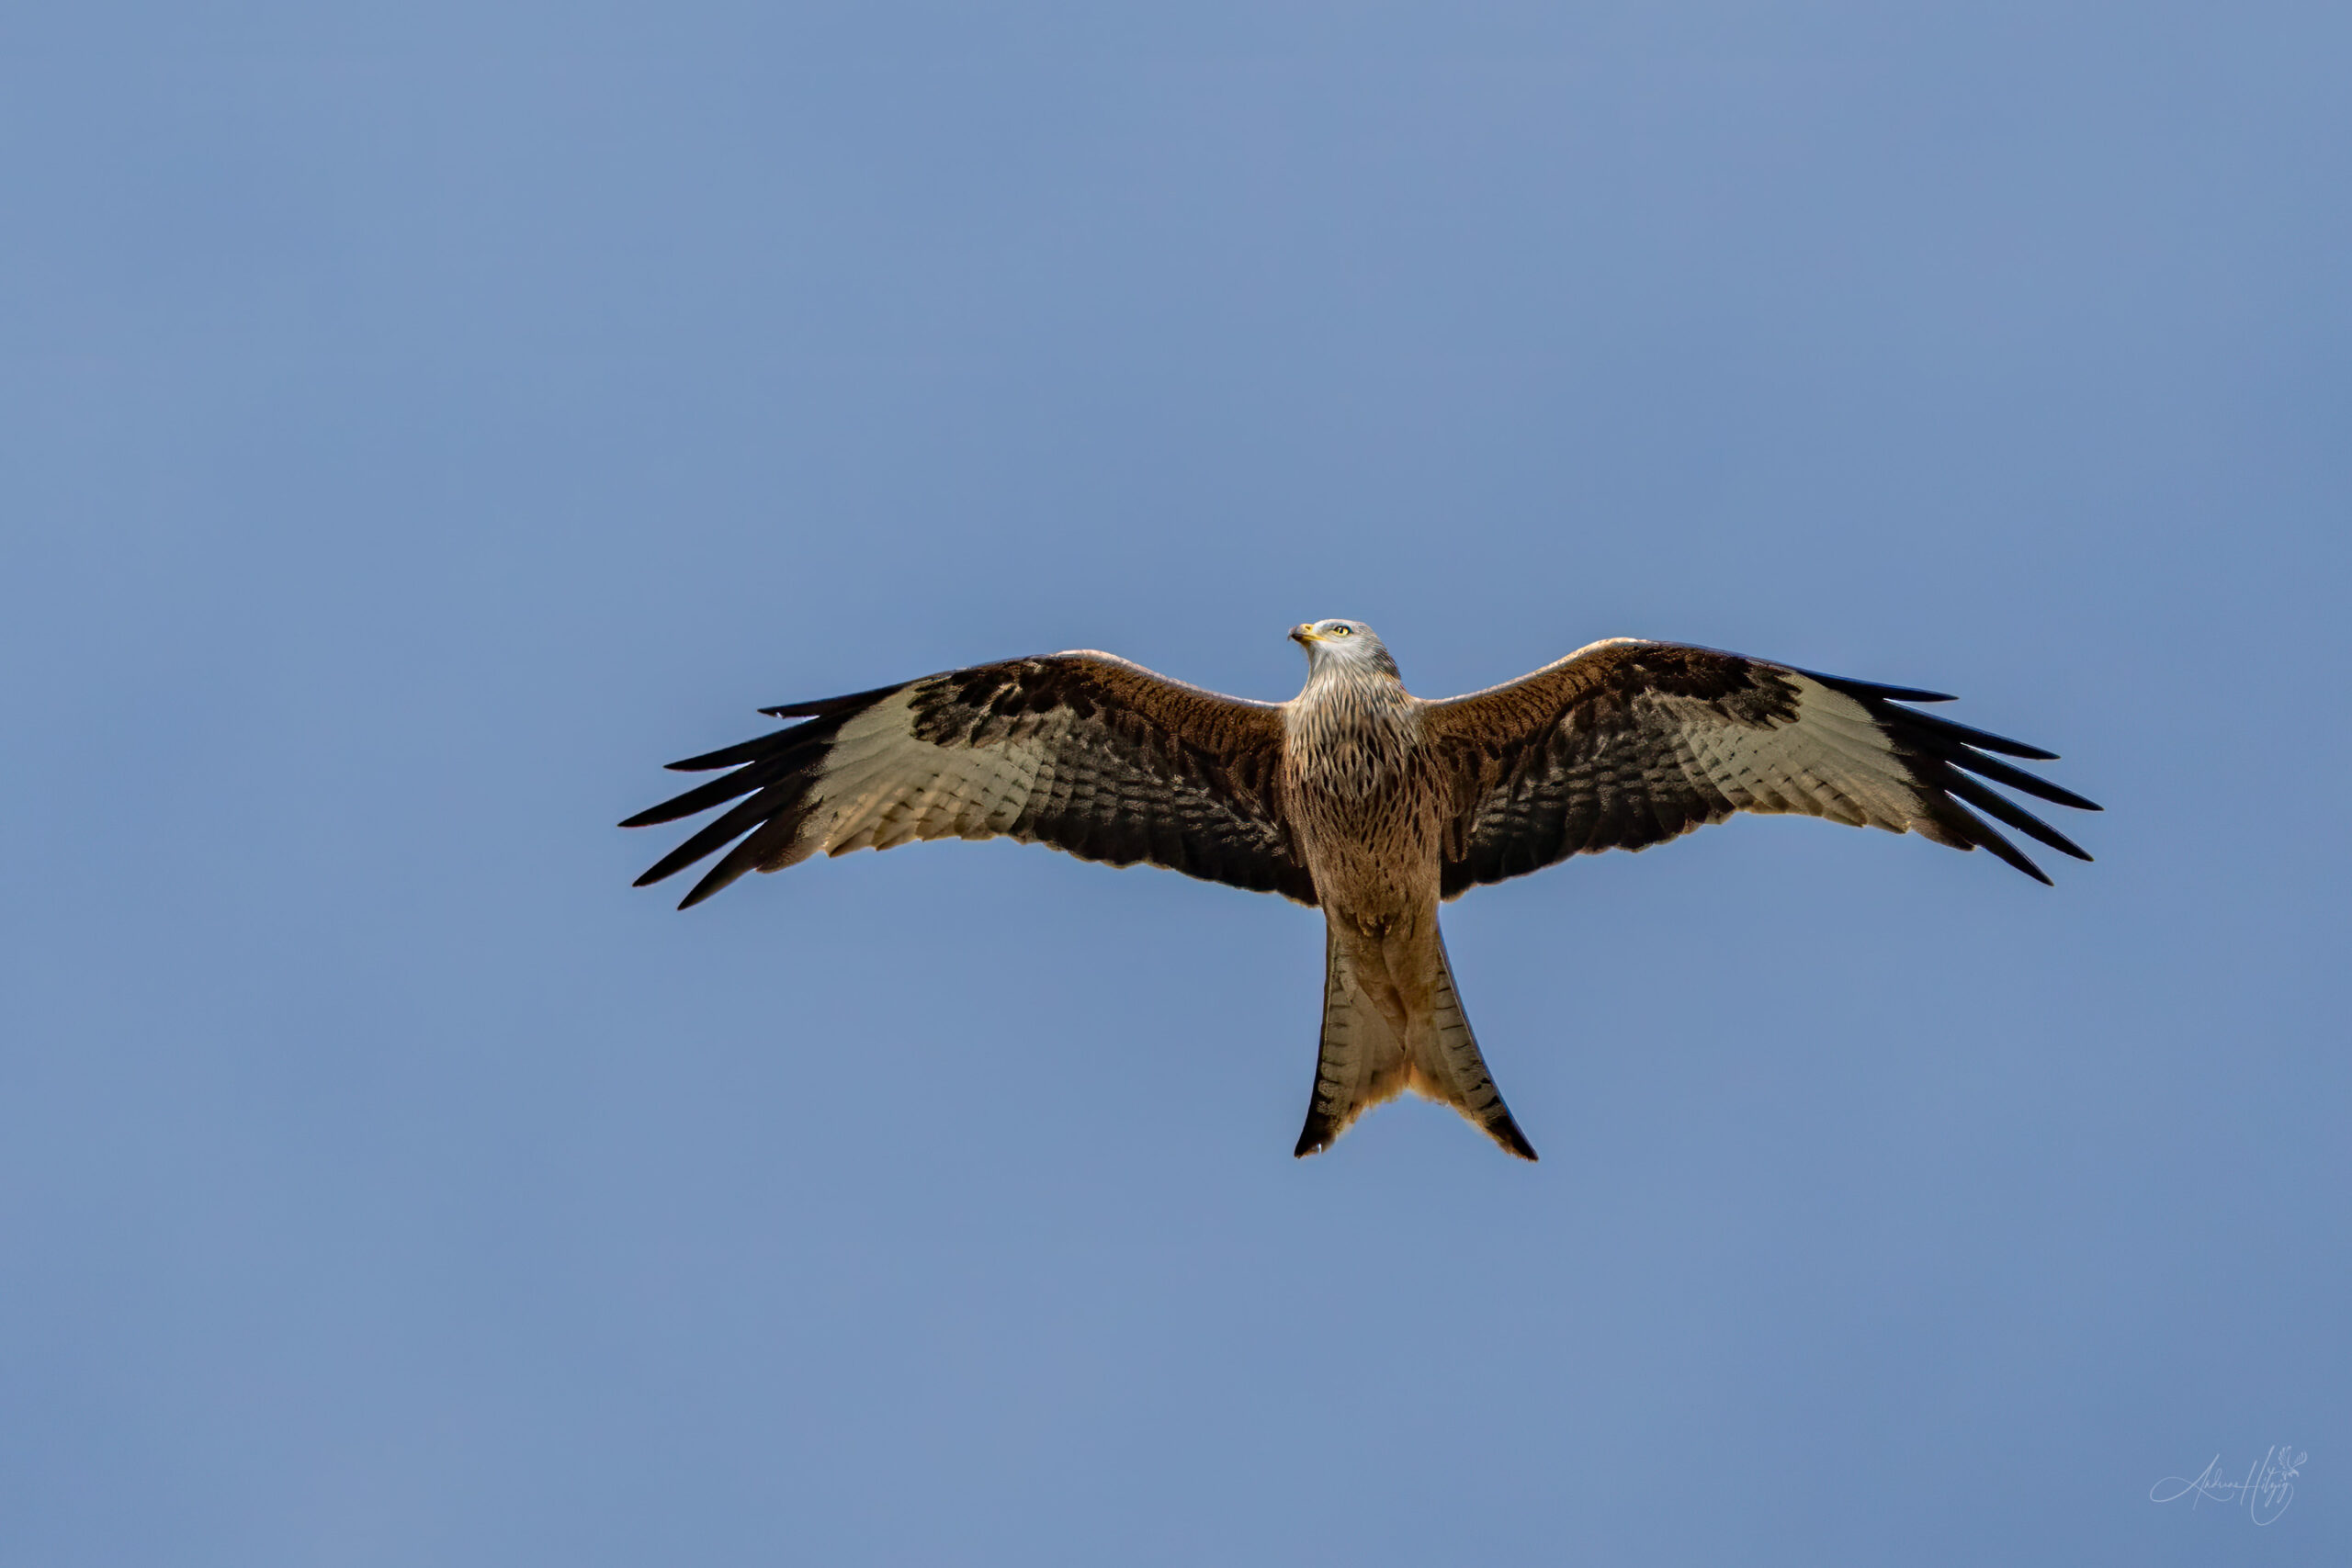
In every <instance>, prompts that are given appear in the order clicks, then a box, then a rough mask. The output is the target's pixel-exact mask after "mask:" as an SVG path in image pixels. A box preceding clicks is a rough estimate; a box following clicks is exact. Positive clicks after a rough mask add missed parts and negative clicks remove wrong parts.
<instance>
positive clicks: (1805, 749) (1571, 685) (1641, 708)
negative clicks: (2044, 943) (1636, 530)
mask: <svg viewBox="0 0 2352 1568" xmlns="http://www.w3.org/2000/svg"><path fill="white" fill-rule="evenodd" d="M1950 700H1951V699H1950V698H1949V697H1946V696H1945V695H1943V694H1941V693H1938V692H1916V691H1910V690H1907V689H1905V688H1903V687H1899V686H1877V685H1871V684H1870V683H1868V682H1861V681H1845V680H1839V679H1838V678H1836V677H1834V676H1828V675H1819V674H1815V673H1813V672H1811V671H1804V670H1792V669H1791V668H1789V667H1788V666H1786V665H1782V664H1768V663H1766V662H1765V661H1764V660H1758V659H1743V658H1741V657H1740V656H1739V655H1737V654H1735V653H1719V652H1717V651H1715V650H1714V649H1706V648H1691V647H1688V646H1685V645H1682V644H1679V643H1670V642H1645V641H1641V640H1638V639H1636V638H1632V637H1619V638H1614V639H1611V641H1608V642H1597V643H1594V644H1593V645H1592V646H1591V647H1590V648H1587V649H1580V650H1578V651H1577V652H1575V653H1572V654H1570V655H1568V656H1567V657H1566V659H1563V660H1559V661H1558V662H1557V663H1555V664H1548V665H1546V666H1544V668H1543V669H1541V670H1538V671H1535V672H1534V673H1533V674H1532V675H1528V676H1525V677H1523V678H1521V679H1520V680H1517V681H1513V682H1509V683H1508V684H1505V685H1500V686H1494V687H1490V688H1488V689H1487V690H1486V691H1483V692H1474V693H1472V694H1469V695H1468V696H1463V697H1453V698H1450V699H1448V700H1447V701H1444V702H1439V703H1431V704H1430V705H1428V706H1427V707H1426V708H1425V709H1424V710H1423V711H1424V718H1425V722H1426V724H1427V727H1428V728H1427V733H1428V735H1429V736H1430V739H1431V741H1432V742H1433V744H1434V745H1435V746H1436V748H1437V753H1438V756H1439V758H1440V760H1441V763H1442V766H1443V769H1444V772H1445V774H1446V776H1447V779H1448V782H1449V784H1450V786H1451V789H1452V798H1451V812H1452V815H1451V817H1450V818H1449V821H1448V827H1447V833H1446V839H1445V851H1444V852H1445V867H1444V873H1443V879H1442V884H1441V886H1442V892H1443V895H1444V896H1445V897H1448V898H1451V897H1454V896H1455V895H1457V894H1459V893H1462V892H1463V891H1464V890H1465V889H1468V888H1470V887H1474V886H1477V885H1478V884H1480V883H1484V882H1500V881H1502V880H1503V879H1504V878H1505V877H1510V876H1518V875H1520V874H1523V873H1526V872H1531V871H1534V870H1537V869H1539V868H1541V867H1544V866H1547V865H1550V864H1552V863H1555V862H1556V861H1561V860H1565V859H1566V858H1567V857H1568V856H1570V855H1573V854H1585V853H1590V852H1598V851H1600V850H1612V849H1623V850H1638V849H1642V848H1645V847H1646V846H1648V845H1650V844H1655V843H1660V842H1663V841H1664V840H1668V839H1672V838H1678V837H1679V836H1680V835H1682V834H1684V833H1687V832H1689V831H1690V830H1691V829H1693V828H1698V827H1702V826H1703V825H1705V824H1707V823H1709V822H1720V821H1722V820H1723V819H1724V818H1726V817H1729V816H1730V815H1731V814H1732V813H1733V812H1735V811H1778V812H1803V813H1805V814H1807V815H1809V816H1814V817H1826V818H1829V819H1830V820H1831V821H1833V822H1844V823H1848V824H1849V825H1852V826H1855V827H1871V828H1884V829H1888V830H1889V831H1892V832H1896V833H1902V832H1914V833H1918V834H1921V835H1923V836H1925V837H1927V838H1929V839H1932V840H1935V841H1936V842H1937V843H1939V844H1948V845H1950V846H1951V848H1953V849H1956V850H1973V849H1976V848H1978V847H1979V846H1982V847H1983V848H1985V849H1988V850H1990V851H1992V852H1994V853H1995V854H1996V855H1998V856H1999V857H2000V858H2001V859H2003V860H2005V861H2007V863H2009V864H2011V865H2013V866H2015V867H2017V868H2018V870H2019V871H2021V872H2023V873H2025V874H2027V875H2028V876H2030V877H2032V878H2033V879H2034V880H2036V881H2037V882H2043V883H2046V882H2048V881H2049V880H2050V878H2049V877H2047V876H2045V875H2043V874H2042V872H2041V867H2040V866H2037V865H2035V864H2034V863H2033V862H2032V861H2030V860H2029V859H2027V858H2026V857H2025V855H2023V854H2022V853H2020V852H2018V848H2017V846H2016V845H2014V844H2012V843H2010V842H2009V840H2007V839H2006V838H2004V837H2003V836H2002V835H2001V833H2000V831H1999V830H1998V829H1996V828H1994V827H1993V826H1992V824H1991V823H1988V822H1986V821H1985V819H1984V818H1982V817H1979V816H1977V815H1976V814H1975V811H1971V810H1970V809H1969V807H1975V808H1976V811H1981V812H1983V813H1985V816H1986V817H1991V818H1996V819H1997V820H1998V821H2001V822H2004V823H2006V824H2007V825H2008V826H2009V827H2011V828H2014V829H2017V830H2018V831H2019V832H2021V833H2024V834H2026V835H2028V836H2029V837H2031V838H2034V839H2038V840H2041V842H2043V843H2045V844H2047V845H2049V846H2050V847H2051V848H2052V849H2053V850H2057V851H2059V852H2062V853H2064V854H2070V855H2073V856H2075V858H2076V859H2078V860H2088V859H2090V858H2091V857H2090V856H2089V855H2087V854H2085V853H2084V852H2082V850H2081V849H2079V848H2077V847H2076V846H2075V844H2074V843H2073V842H2072V841H2071V840H2068V839H2067V838H2066V836H2065V835H2064V834H2063V833H2061V832H2059V831H2058V830H2057V829H2054V828H2052V827H2051V826H2050V825H2049V824H2048V823H2046V822H2043V821H2041V820H2040V819H2039V818H2035V817H2033V816H2031V815H2030V814H2029V813H2027V812H2026V811H2024V810H2023V809H2021V808H2020V807H2018V805H2017V804H2016V803H2015V802H2014V801H2011V800H2009V799H2008V798H2007V796H2005V795H1996V793H1994V792H1993V791H1992V790H1991V789H1989V788H1987V787H1986V786H1985V784H1984V783H1983V782H1982V781H1983V780H1985V779H1990V780H1992V781H1993V782H1994V783H1996V784H2006V785H2007V786H2008V787H2009V788H2011V789H2014V790H2019V791H2022V792H2023V793H2025V794H2027V795H2039V796H2040V797H2041V798H2042V799H2043V800H2048V801H2054V802H2055V803H2057V804H2058V805H2060V806H2071V807H2078V808H2079V809H2082V810H2085V811H2097V810H2098V807H2096V806H2094V805H2092V804H2091V803H2090V802H2089V801H2087V800H2085V799H2084V798H2083V797H2082V796H2081V795H2075V794H2074V793H2073V792H2072V791H2069V790H2064V789H2061V788H2059V787H2058V786H2057V785H2055V784H2050V783H2047V782H2045V781H2044V780H2041V779H2038V778H2036V777H2034V776H2033V775H2032V774H2030V773H2024V772H2022V771H2020V770H2018V769H2017V768H2014V767H2011V766H2010V765H2009V764H2007V762H2003V761H1998V760H1997V759H1996V758H1994V757H1992V756H1990V755H1988V754H1987V753H1990V752H1996V751H1998V752H2004V753H2006V754H2007V755H2009V756H2012V757H2025V758H2030V759H2036V760H2040V761H2055V760H2056V754H2055V753H2054V752H2050V751H2044V750H2041V748H2039V747H2035V746H2027V745H2024V744H2022V743H2020V742H2018V741H2015V740H2005V739H2002V738H2001V737H1999V736H1997V735H1987V734H1985V732H1984V731H1983V730H1981V729H1971V728H1968V727H1967V726H1965V725H1960V724H1953V723H1951V721H1950V720H1948V719H1941V718H1937V717H1935V716H1932V715H1929V714H1924V713H1920V712H1917V710H1915V709H1912V708H1908V707H1905V706H1903V705H1902V704H1905V703H1934V702H1949V701H1950Z"/></svg>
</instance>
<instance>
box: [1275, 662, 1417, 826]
mask: <svg viewBox="0 0 2352 1568" xmlns="http://www.w3.org/2000/svg"><path fill="white" fill-rule="evenodd" d="M1283 728H1284V730H1285V731H1286V735H1287V739H1288V741H1289V751H1290V759H1291V767H1292V769H1293V772H1294V776H1295V777H1296V778H1297V780H1298V782H1299V783H1300V784H1304V785H1306V787H1307V788H1309V789H1314V790H1317V791H1321V792H1325V793H1329V794H1334V795H1355V796H1362V795H1376V794H1379V793H1381V792H1382V791H1383V790H1385V789H1387V788H1390V787H1393V786H1394V784H1395V783H1396V782H1397V779H1398V777H1399V776H1400V775H1401V773H1403V771H1404V769H1405V766H1406V763H1407V761H1408V759H1409V758H1410V757H1411V755H1412V753H1413V752H1414V751H1415V750H1416V749H1417V748H1418V747H1419V743H1420V738H1421V723H1420V713H1419V707H1418V705H1416V704H1415V702H1414V701H1413V696H1412V694H1411V693H1409V692H1408V691H1406V690H1405V687H1404V684H1403V682H1398V681H1396V680H1394V679H1391V678H1390V677H1388V676H1385V675H1382V674H1379V673H1377V672H1375V671H1353V670H1343V671H1333V670H1318V671H1315V672H1313V673H1312V674H1310V675H1309V676H1308V677H1307V681H1306V689H1305V690H1304V691H1302V692H1300V693H1299V694H1298V696H1297V698H1296V699H1295V701H1293V702H1292V703H1291V704H1290V705H1289V707H1288V711H1287V712H1286V713H1285V714H1284V716H1283Z"/></svg>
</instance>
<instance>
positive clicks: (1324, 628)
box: [1290, 620, 1397, 681]
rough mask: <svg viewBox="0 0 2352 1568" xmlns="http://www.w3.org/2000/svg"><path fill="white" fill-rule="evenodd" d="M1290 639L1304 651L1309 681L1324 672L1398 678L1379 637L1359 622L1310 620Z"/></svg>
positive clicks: (1292, 629)
mask: <svg viewBox="0 0 2352 1568" xmlns="http://www.w3.org/2000/svg"><path fill="white" fill-rule="evenodd" d="M1290 636H1291V640H1292V641H1293V642H1295V643H1297V644H1298V645H1299V646H1300V647H1301V648H1304V649H1306V674H1307V678H1308V679H1309V680H1312V679H1313V678H1314V677H1316V676H1317V675H1319V674H1322V673H1324V672H1325V671H1329V672H1330V673H1332V674H1335V675H1340V674H1346V675H1359V674H1365V673H1378V674H1382V675H1385V676H1387V677H1388V678H1389V679H1390V680H1392V681H1394V680H1396V679H1397V661H1396V660H1394V659H1391V658H1390V657H1389V656H1388V649H1387V647H1386V646H1385V644H1383V643H1382V642H1381V640H1380V637H1379V636H1378V634H1376V633H1375V632H1374V631H1373V629H1372V628H1371V627H1370V626H1365V625H1364V624H1363V622H1362V621H1347V620H1340V621H1309V622H1307V623H1306V625H1305V626H1293V627H1291V629H1290Z"/></svg>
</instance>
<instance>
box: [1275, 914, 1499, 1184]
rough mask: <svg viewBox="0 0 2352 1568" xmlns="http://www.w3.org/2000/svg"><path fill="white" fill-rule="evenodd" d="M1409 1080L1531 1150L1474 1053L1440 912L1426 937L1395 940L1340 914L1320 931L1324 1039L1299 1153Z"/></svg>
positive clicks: (1327, 1140)
mask: <svg viewBox="0 0 2352 1568" xmlns="http://www.w3.org/2000/svg"><path fill="white" fill-rule="evenodd" d="M1400 970H1401V971H1402V972H1401V973H1400V972H1399V971H1400ZM1407 1089H1410V1090H1412V1091H1413V1092H1414V1093H1416V1094H1418V1095H1420V1096H1421V1097H1422V1098H1424V1099H1426V1100H1437V1101H1439V1102H1441V1103H1442V1104H1446V1105H1451V1106H1453V1108H1454V1109H1455V1110H1456V1111H1460V1112H1462V1114H1463V1115H1464V1117H1466V1118H1468V1119H1469V1120H1470V1121H1471V1122H1476V1124H1477V1126H1478V1128H1479V1130H1480V1131H1482V1132H1484V1133H1485V1134H1487V1136H1488V1137H1490V1138H1492V1139H1494V1141H1495V1142H1496V1143H1498V1144H1499V1145H1502V1147H1503V1149H1504V1150H1505V1151H1506V1152H1507V1153H1510V1154H1514V1155H1517V1156H1519V1157H1520V1158H1521V1159H1529V1160H1532V1159H1533V1158H1534V1157H1535V1150H1534V1148H1533V1146H1532V1145H1530V1144H1529V1143H1528V1141H1527V1136H1526V1134H1523V1133H1521V1131H1520V1130H1519V1123H1518V1122H1514V1121H1512V1120H1511V1115H1510V1107H1509V1106H1507V1105H1505V1104H1504V1103H1503V1096H1502V1091H1501V1090H1500V1089H1497V1088H1496V1087H1495V1080H1494V1077H1493V1076H1492V1075H1491V1074H1489V1073H1488V1072H1487V1062H1486V1058H1485V1057H1483V1056H1481V1055H1479V1054H1478V1041H1477V1037H1476V1035H1474V1034H1472V1033H1471V1032H1470V1021H1469V1020H1468V1019H1467V1018H1465V1017H1464V1016H1463V1012H1462V998H1461V996H1460V994H1459V993H1457V992H1456V991H1455V989H1454V987H1453V969H1452V967H1451V966H1450V965H1448V964H1447V963H1446V961H1445V941H1444V939H1443V938H1442V937H1441V936H1440V935H1439V934H1438V931H1437V922H1436V919H1435V918H1434V916H1433V915H1432V917H1431V919H1430V921H1429V925H1428V928H1427V932H1426V935H1425V936H1421V937H1415V938H1405V939H1400V940H1395V941H1389V942H1384V941H1382V940H1381V939H1379V938H1375V937H1368V936H1363V935H1360V934H1359V933H1357V932H1356V931H1353V930H1351V929H1350V928H1348V927H1345V926H1343V925H1341V924H1340V923H1339V922H1337V921H1334V922H1332V923H1330V924H1329V925H1328V926H1327V927H1326V928H1325V931H1324V937H1323V1048H1322V1052H1321V1055H1319V1056H1318V1057H1317V1061H1316V1064H1315V1093H1314V1096H1313V1098H1312V1099H1310V1100H1308V1102H1307V1107H1306V1128H1305V1129H1304V1130H1303V1131H1302V1132H1300V1134H1298V1147H1297V1148H1296V1149H1295V1150H1294V1151H1293V1152H1294V1153H1295V1154H1297V1155H1299V1156H1306V1155H1311V1154H1316V1153H1317V1152H1319V1151H1321V1150H1323V1149H1327V1148H1329V1147H1330V1146H1331V1145H1332V1144H1333V1143H1334V1142H1336V1141H1337V1140H1338V1138H1339V1136H1340V1134H1341V1133H1344V1132H1346V1131H1347V1130H1348V1125H1349V1123H1351V1122H1353V1121H1354V1120H1355V1119H1356V1118H1357V1117H1359V1116H1361V1115H1363V1113H1364V1112H1365V1111H1369V1110H1371V1109H1372V1108H1373V1107H1374V1106H1375V1105H1379V1104H1382V1103H1383V1102H1385V1101H1387V1100H1394V1099H1396V1098H1397V1096H1398V1095H1399V1094H1402V1093H1404V1092H1405V1091H1406V1090H1407Z"/></svg>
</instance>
